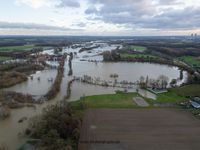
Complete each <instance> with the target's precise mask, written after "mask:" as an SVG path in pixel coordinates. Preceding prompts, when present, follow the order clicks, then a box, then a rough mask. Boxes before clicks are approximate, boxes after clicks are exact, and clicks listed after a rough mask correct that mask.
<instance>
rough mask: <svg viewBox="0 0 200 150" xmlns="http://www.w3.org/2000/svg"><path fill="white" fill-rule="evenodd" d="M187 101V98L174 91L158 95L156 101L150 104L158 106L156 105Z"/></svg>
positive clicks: (151, 101)
mask: <svg viewBox="0 0 200 150" xmlns="http://www.w3.org/2000/svg"><path fill="white" fill-rule="evenodd" d="M184 100H186V98H185V97H183V96H179V95H177V94H176V93H175V92H174V91H173V90H169V92H167V93H162V94H158V95H157V99H156V100H150V101H149V103H151V104H156V103H159V104H160V103H172V104H174V103H176V102H180V101H184Z"/></svg>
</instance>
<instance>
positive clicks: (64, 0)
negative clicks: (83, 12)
mask: <svg viewBox="0 0 200 150" xmlns="http://www.w3.org/2000/svg"><path fill="white" fill-rule="evenodd" d="M56 7H59V8H64V7H74V8H79V7H80V3H79V2H78V1H76V0H60V3H59V4H58V5H56Z"/></svg>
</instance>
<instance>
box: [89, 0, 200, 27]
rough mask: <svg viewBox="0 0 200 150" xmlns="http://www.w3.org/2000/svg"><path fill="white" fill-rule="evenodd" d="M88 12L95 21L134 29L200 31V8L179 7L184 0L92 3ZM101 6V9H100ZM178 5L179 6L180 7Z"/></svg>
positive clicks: (119, 0) (101, 1) (127, 0)
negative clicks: (97, 6) (189, 29)
mask: <svg viewBox="0 0 200 150" xmlns="http://www.w3.org/2000/svg"><path fill="white" fill-rule="evenodd" d="M89 2H90V6H89V7H88V8H87V9H86V10H85V14H86V15H88V16H89V17H88V18H89V19H91V20H101V21H103V22H105V23H110V24H116V25H117V24H121V25H124V26H128V27H132V28H149V29H172V30H174V29H186V28H187V29H188V28H200V7H194V6H193V7H191V6H190V7H182V8H181V7H179V5H181V6H182V5H183V3H182V2H183V1H182V2H181V1H180V0H171V1H170V0H151V1H150V0H140V1H138V0H117V1H116V0H89ZM99 4H100V5H101V7H100V9H97V8H96V5H99ZM177 5H178V6H177Z"/></svg>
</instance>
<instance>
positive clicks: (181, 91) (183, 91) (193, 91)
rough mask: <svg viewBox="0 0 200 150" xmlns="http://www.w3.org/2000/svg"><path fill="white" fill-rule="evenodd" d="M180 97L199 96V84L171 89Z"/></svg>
mask: <svg viewBox="0 0 200 150" xmlns="http://www.w3.org/2000/svg"><path fill="white" fill-rule="evenodd" d="M173 91H174V92H176V94H177V95H180V96H200V84H191V85H186V86H183V87H179V88H175V89H173Z"/></svg>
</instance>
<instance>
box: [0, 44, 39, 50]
mask: <svg viewBox="0 0 200 150" xmlns="http://www.w3.org/2000/svg"><path fill="white" fill-rule="evenodd" d="M34 47H35V46H34V45H23V46H4V47H0V51H13V50H16V51H23V50H29V49H32V48H34Z"/></svg>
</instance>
